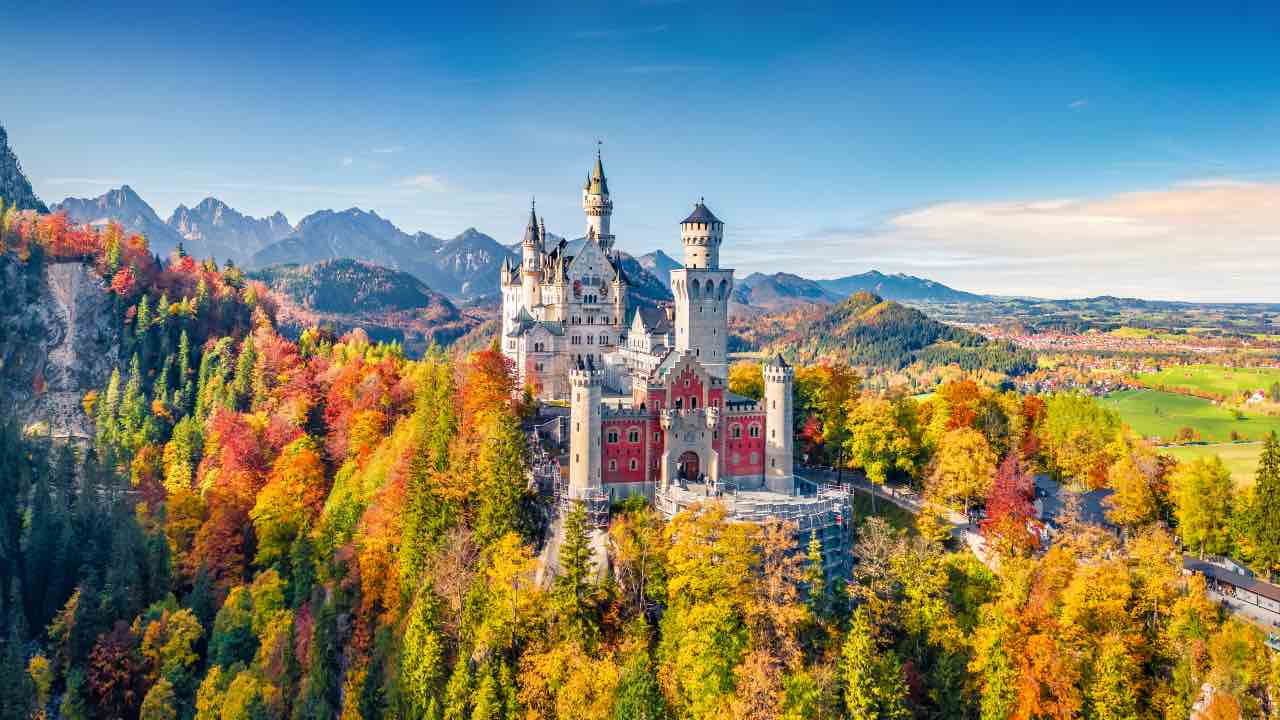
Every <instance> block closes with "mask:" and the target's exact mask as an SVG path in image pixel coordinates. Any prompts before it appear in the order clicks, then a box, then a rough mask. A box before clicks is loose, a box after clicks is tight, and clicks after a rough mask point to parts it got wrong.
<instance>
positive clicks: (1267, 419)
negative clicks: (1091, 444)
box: [1101, 390, 1280, 442]
mask: <svg viewBox="0 0 1280 720" xmlns="http://www.w3.org/2000/svg"><path fill="white" fill-rule="evenodd" d="M1101 402H1102V404H1103V405H1104V406H1105V407H1108V408H1111V409H1112V410H1115V411H1116V412H1117V413H1119V414H1120V419H1121V420H1123V421H1124V422H1125V423H1127V424H1128V425H1129V427H1131V428H1133V430H1134V432H1136V433H1138V434H1139V435H1142V436H1143V437H1149V438H1159V439H1161V440H1164V441H1171V440H1172V439H1173V438H1174V436H1175V435H1176V434H1177V432H1178V430H1179V429H1181V428H1183V427H1188V426H1190V427H1192V428H1195V429H1196V431H1197V432H1199V433H1200V439H1201V440H1208V441H1210V442H1227V441H1229V440H1231V431H1233V430H1234V431H1236V432H1237V433H1239V435H1240V436H1241V437H1242V438H1245V439H1248V440H1261V439H1262V438H1263V437H1265V436H1266V434H1267V433H1268V432H1273V431H1280V417H1271V416H1267V415H1257V414H1248V413H1245V414H1244V415H1243V416H1242V418H1243V419H1236V416H1235V412H1234V411H1233V410H1230V409H1228V408H1224V407H1219V406H1217V405H1214V404H1213V402H1212V401H1210V400H1205V399H1203V398H1198V397H1191V396H1190V395H1178V394H1176V393H1168V392H1161V391H1158V390H1121V391H1120V392H1114V393H1111V394H1110V395H1107V396H1106V397H1103V398H1101Z"/></svg>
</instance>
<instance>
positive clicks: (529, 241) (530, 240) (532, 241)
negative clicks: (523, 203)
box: [524, 202, 538, 245]
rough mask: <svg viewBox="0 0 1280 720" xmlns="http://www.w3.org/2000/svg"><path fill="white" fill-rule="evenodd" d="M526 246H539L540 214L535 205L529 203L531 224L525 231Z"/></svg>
mask: <svg viewBox="0 0 1280 720" xmlns="http://www.w3.org/2000/svg"><path fill="white" fill-rule="evenodd" d="M524 244H525V245H537V244H538V213H537V208H536V206H535V203H533V202H530V203H529V224H528V225H527V226H525V229H524Z"/></svg>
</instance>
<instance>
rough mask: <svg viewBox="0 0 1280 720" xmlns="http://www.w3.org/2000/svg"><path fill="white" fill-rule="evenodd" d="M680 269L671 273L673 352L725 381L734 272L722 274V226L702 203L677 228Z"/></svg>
mask: <svg viewBox="0 0 1280 720" xmlns="http://www.w3.org/2000/svg"><path fill="white" fill-rule="evenodd" d="M680 238H681V240H683V241H684V267H681V268H677V269H675V270H672V271H671V292H672V294H673V295H674V296H675V306H676V307H675V326H676V328H675V329H676V332H675V335H676V336H675V349H676V350H677V351H686V352H689V353H691V354H692V355H693V356H694V357H696V358H697V359H698V362H699V363H701V364H702V366H703V367H705V368H706V369H707V372H708V373H710V374H711V375H713V376H715V377H719V378H721V379H723V378H725V377H727V376H728V368H729V366H728V360H727V358H726V352H727V348H728V334H729V295H730V294H731V293H732V292H733V270H731V269H725V270H722V269H720V243H721V241H723V240H724V223H722V222H720V219H719V218H717V217H716V216H715V215H714V214H713V213H712V212H711V211H710V210H708V209H707V206H706V205H705V204H704V203H703V201H702V200H699V201H698V204H697V205H694V206H693V212H692V213H690V215H689V217H687V218H685V219H684V221H683V222H681V223H680Z"/></svg>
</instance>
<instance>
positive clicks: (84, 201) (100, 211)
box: [53, 185, 202, 256]
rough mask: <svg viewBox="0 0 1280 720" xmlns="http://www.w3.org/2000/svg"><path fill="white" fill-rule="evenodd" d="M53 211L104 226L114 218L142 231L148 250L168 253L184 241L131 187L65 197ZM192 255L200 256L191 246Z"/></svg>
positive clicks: (125, 226)
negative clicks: (96, 194) (82, 196)
mask: <svg viewBox="0 0 1280 720" xmlns="http://www.w3.org/2000/svg"><path fill="white" fill-rule="evenodd" d="M53 211H54V212H58V211H66V213H67V217H68V218H69V219H70V220H71V221H72V222H76V223H81V224H87V225H106V224H107V223H108V222H110V221H112V220H115V221H116V222H118V223H120V224H121V225H122V226H123V227H124V229H125V230H126V231H128V232H135V233H141V234H142V235H143V236H145V237H146V238H147V241H148V242H149V243H150V245H151V251H152V252H154V253H157V254H159V255H168V254H169V253H171V252H173V250H174V249H175V248H177V247H178V243H180V242H182V241H183V238H182V235H181V234H180V233H179V232H178V231H177V230H175V229H173V228H172V227H170V226H169V224H168V223H166V222H165V221H163V220H161V219H160V216H159V215H156V211H155V210H154V209H152V207H151V206H150V205H148V204H147V201H145V200H143V199H142V198H141V197H139V196H138V193H136V192H134V191H133V188H131V187H129V186H128V185H121V186H120V187H119V188H117V189H115V190H109V191H107V192H106V193H104V194H102V195H99V196H98V197H96V198H70V197H69V198H67V199H66V200H63V201H62V202H60V203H58V204H57V205H54V206H53ZM190 250H191V254H192V255H196V256H202V253H198V252H195V250H197V248H191V249H190Z"/></svg>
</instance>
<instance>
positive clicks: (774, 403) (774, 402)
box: [771, 400, 778, 410]
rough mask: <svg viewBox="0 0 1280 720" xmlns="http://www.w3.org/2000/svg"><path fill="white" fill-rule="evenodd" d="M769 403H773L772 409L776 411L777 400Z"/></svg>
mask: <svg viewBox="0 0 1280 720" xmlns="http://www.w3.org/2000/svg"><path fill="white" fill-rule="evenodd" d="M771 402H772V403H773V409H774V410H777V409H778V401H777V400H772V401H771Z"/></svg>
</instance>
